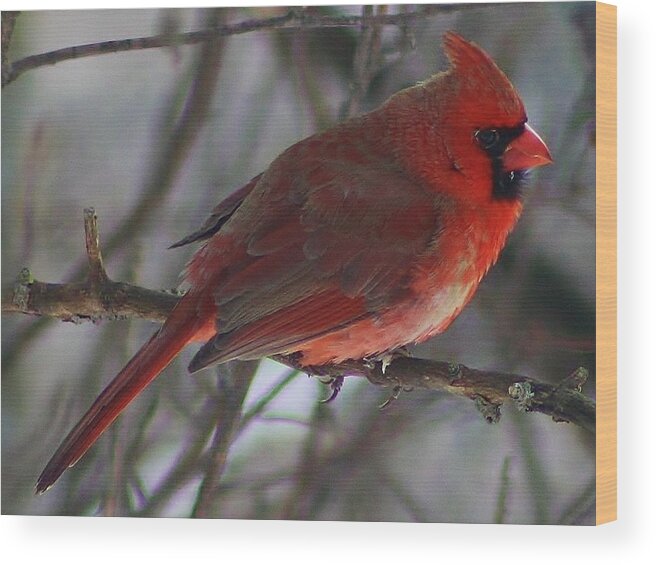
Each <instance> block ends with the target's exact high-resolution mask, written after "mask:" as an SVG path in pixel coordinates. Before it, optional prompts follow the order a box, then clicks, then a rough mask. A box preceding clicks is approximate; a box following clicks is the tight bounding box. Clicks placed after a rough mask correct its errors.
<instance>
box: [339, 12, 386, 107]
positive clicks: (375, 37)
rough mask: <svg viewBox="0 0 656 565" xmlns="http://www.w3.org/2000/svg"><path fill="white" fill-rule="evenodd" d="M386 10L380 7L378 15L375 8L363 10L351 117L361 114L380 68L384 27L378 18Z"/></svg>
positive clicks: (354, 62)
mask: <svg viewBox="0 0 656 565" xmlns="http://www.w3.org/2000/svg"><path fill="white" fill-rule="evenodd" d="M386 8H387V7H386V6H378V11H377V14H374V7H373V6H363V8H362V33H361V34H360V37H359V39H358V46H357V48H356V50H355V58H354V61H353V83H352V84H351V96H350V98H349V101H348V107H347V110H346V114H347V116H349V117H352V116H355V115H357V114H358V113H359V112H360V106H361V104H362V99H363V98H364V96H365V94H366V93H367V90H368V88H369V84H370V83H371V79H372V78H373V76H374V73H375V72H376V69H377V67H378V62H379V58H380V47H381V25H382V24H381V22H380V20H379V19H378V18H379V17H380V16H383V15H385V14H386Z"/></svg>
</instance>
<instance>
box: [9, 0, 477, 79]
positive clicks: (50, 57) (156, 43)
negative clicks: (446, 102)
mask: <svg viewBox="0 0 656 565" xmlns="http://www.w3.org/2000/svg"><path fill="white" fill-rule="evenodd" d="M481 6H485V4H440V5H433V6H431V5H428V6H424V7H422V8H420V9H418V10H416V11H413V12H401V13H398V14H380V15H376V16H373V17H372V18H368V21H371V22H373V23H376V24H378V25H404V26H407V23H408V22H409V21H411V20H414V19H417V18H422V17H426V16H429V15H431V14H435V13H438V12H439V13H447V12H453V11H460V10H465V9H468V8H476V7H481ZM362 24H363V18H362V16H326V15H317V14H313V13H312V12H310V11H306V10H304V9H292V10H290V11H289V12H287V13H286V14H284V15H281V16H274V17H271V18H262V19H252V20H245V21H242V22H238V23H235V24H226V25H217V26H214V27H210V28H207V29H203V30H198V31H188V32H184V33H178V34H170V33H166V34H161V35H155V36H148V37H134V38H131V39H119V40H112V41H102V42H98V43H87V44H85V45H74V46H71V47H64V48H62V49H57V50H55V51H48V52H46V53H40V54H38V55H30V56H29V57H25V58H23V59H19V60H18V61H16V62H15V63H13V64H8V65H7V69H6V71H7V72H6V73H5V72H4V71H3V74H2V87H3V88H4V87H5V86H6V85H7V84H10V83H11V82H13V81H15V80H16V79H17V78H18V77H19V76H20V75H22V74H23V73H25V72H26V71H29V70H32V69H36V68H38V67H43V66H45V65H54V64H57V63H61V62H62V61H69V60H72V59H81V58H83V57H92V56H95V55H106V54H109V53H120V52H125V51H140V50H143V49H155V48H159V47H169V46H178V45H194V44H197V43H202V42H204V41H208V40H210V39H213V38H217V37H227V36H231V35H241V34H244V33H250V32H253V31H260V30H271V29H311V28H327V27H359V26H361V25H362Z"/></svg>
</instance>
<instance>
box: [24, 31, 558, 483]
mask: <svg viewBox="0 0 656 565" xmlns="http://www.w3.org/2000/svg"><path fill="white" fill-rule="evenodd" d="M444 48H445V50H446V53H447V55H448V57H449V60H450V62H451V66H450V68H449V69H448V70H447V71H446V72H442V73H439V74H437V75H435V76H434V77H432V78H431V79H429V80H427V81H426V82H424V83H421V84H419V85H417V86H414V87H412V88H408V89H406V90H403V91H401V92H399V93H397V94H395V95H394V96H392V97H391V98H390V99H389V100H388V101H387V102H385V104H383V105H382V106H381V107H380V108H378V109H377V110H374V111H373V112H370V113H369V114H365V115H363V116H360V117H357V118H353V119H350V120H347V121H345V122H344V123H341V124H339V125H337V126H336V127H334V128H332V129H330V130H328V131H326V132H324V133H320V134H317V135H313V136H311V137H308V138H307V139H304V140H303V141H300V142H299V143H297V144H296V145H293V146H292V147H290V148H289V149H287V150H286V151H285V152H284V153H282V155H280V156H279V157H278V158H277V159H276V160H275V161H273V163H271V166H270V167H269V168H268V169H267V170H266V171H265V172H264V173H262V174H260V175H258V176H257V177H255V178H254V179H253V180H251V181H250V182H249V183H248V184H247V185H246V186H244V187H243V188H241V189H240V190H238V191H237V192H235V193H234V194H233V195H232V196H230V197H228V198H227V199H226V200H224V201H223V202H222V203H221V204H219V205H218V206H217V208H216V209H215V210H214V212H213V214H212V216H211V217H210V219H209V220H208V221H207V222H206V223H205V225H204V226H203V227H202V228H201V229H200V230H199V231H197V232H195V233H193V234H192V235H190V236H189V237H187V238H185V239H183V240H182V241H180V242H178V243H177V244H175V245H174V246H176V247H177V246H179V245H184V244H187V243H190V242H194V241H201V240H207V241H206V242H205V244H204V245H203V246H202V247H201V248H200V249H199V250H198V251H197V252H196V254H195V255H194V256H193V258H192V259H191V261H190V263H189V265H188V268H187V271H186V280H187V281H188V283H189V285H190V288H189V291H188V292H187V293H186V294H185V296H184V297H183V298H182V299H181V300H180V302H179V303H178V305H177V306H176V307H175V309H174V310H173V311H172V312H171V315H170V316H169V318H168V319H167V320H166V322H165V323H164V325H163V326H162V327H161V328H160V329H159V330H158V331H157V332H156V333H155V335H153V336H152V337H151V338H150V340H149V341H148V342H147V343H146V344H145V345H144V346H143V347H142V348H141V349H140V350H139V351H138V353H137V354H136V355H135V356H134V357H133V358H132V359H131V360H130V362H129V363H128V364H127V365H126V366H125V368H124V369H123V370H122V371H121V372H120V373H119V374H118V375H117V376H116V378H115V379H114V380H113V381H112V382H111V383H110V384H109V386H108V387H107V388H106V389H105V390H104V391H103V392H102V393H101V394H100V396H99V397H98V399H97V400H96V401H95V402H94V404H93V405H92V406H91V408H90V409H89V411H88V412H87V413H86V414H85V415H84V416H83V418H82V420H80V422H79V423H78V424H77V425H76V426H75V427H74V428H73V430H72V431H71V433H70V434H69V435H68V436H67V437H66V439H65V440H64V442H63V443H62V445H61V446H60V447H59V449H58V450H57V452H56V453H55V454H54V456H53V457H52V459H51V460H50V462H49V463H48V465H47V466H46V468H45V470H44V471H43V473H42V474H41V476H40V477H39V480H38V482H37V485H36V490H37V492H43V491H45V490H46V489H47V488H48V487H50V486H51V485H52V484H53V483H54V482H55V481H56V480H57V479H58V478H59V476H60V475H61V474H62V473H63V472H64V471H65V470H66V468H67V467H70V466H71V465H73V464H74V463H75V462H76V461H77V460H78V459H79V458H80V457H82V455H84V453H85V452H86V451H87V449H89V447H90V446H91V445H92V444H93V443H94V442H95V441H96V439H97V438H98V436H100V434H102V433H103V431H104V430H105V429H106V428H107V427H108V426H109V425H110V424H111V423H112V422H113V421H114V419H115V418H116V417H117V416H118V415H119V414H120V412H121V411H122V410H123V409H124V408H125V407H126V406H127V405H128V403H129V402H130V401H131V400H132V399H133V398H134V397H135V396H137V395H138V394H139V393H140V392H141V391H142V390H143V389H144V387H146V386H147V385H148V383H150V382H151V381H152V380H153V379H154V378H155V377H157V375H159V373H160V372H161V371H162V370H163V369H164V368H165V367H166V366H167V365H168V364H169V363H170V362H171V360H172V359H173V358H174V357H175V356H176V355H177V354H178V353H179V352H180V350H181V349H182V348H183V347H185V346H186V345H187V344H188V343H190V342H193V341H203V342H205V344H204V345H203V346H202V347H201V348H200V350H199V351H198V353H197V354H196V356H195V357H194V358H193V360H192V361H191V364H190V365H189V370H190V371H192V372H194V371H198V370H200V369H203V368H205V367H208V366H210V365H214V364H216V363H224V362H226V361H228V360H230V359H252V358H259V357H266V356H269V355H274V354H286V355H289V354H293V355H294V356H295V359H297V360H298V362H299V363H300V364H301V365H303V366H309V365H324V364H328V363H333V362H340V361H343V360H345V359H361V358H364V357H374V356H380V355H383V354H385V353H388V352H391V351H393V350H395V349H397V348H399V347H400V346H403V345H405V344H409V343H417V342H421V341H424V340H426V339H428V338H429V337H431V336H433V335H435V334H438V333H440V332H443V331H444V330H445V329H446V328H447V327H448V326H449V324H450V323H451V322H452V321H453V320H454V318H455V317H456V316H457V315H458V314H459V313H460V311H461V310H462V309H463V307H464V306H465V305H466V304H467V303H468V302H469V300H470V299H471V298H472V296H473V295H474V292H475V291H476V288H477V287H478V284H479V283H480V281H481V278H482V277H483V276H484V275H485V273H486V272H487V270H488V269H489V268H490V266H491V265H492V264H493V263H494V262H495V261H496V259H497V257H498V255H499V252H500V251H501V248H502V247H503V245H504V243H505V241H506V237H507V236H508V233H509V232H510V230H511V229H512V228H513V226H514V225H515V222H516V221H517V218H518V216H519V213H520V211H521V209H522V203H521V198H520V188H521V185H522V180H523V177H524V176H525V173H526V171H527V170H528V169H530V168H532V167H538V166H541V165H545V164H547V163H550V162H551V156H550V154H549V150H548V149H547V147H546V145H545V144H544V143H543V141H542V140H541V139H540V137H539V136H538V135H537V134H536V133H535V132H534V131H533V130H532V129H531V128H530V126H529V125H528V124H527V119H526V111H525V109H524V105H523V104H522V101H521V100H520V98H519V95H518V94H517V92H516V91H515V89H514V87H513V86H512V84H511V83H510V81H509V80H508V78H507V77H506V76H505V75H504V74H503V72H501V70H499V68H498V67H497V66H496V65H495V64H494V62H493V61H492V60H491V59H490V57H489V56H488V55H487V54H486V53H485V52H484V51H482V50H481V49H480V48H479V47H478V46H476V45H474V44H473V43H469V42H468V41H466V40H465V39H463V38H462V37H460V36H459V35H457V34H455V33H453V32H449V33H447V34H446V35H445V37H444Z"/></svg>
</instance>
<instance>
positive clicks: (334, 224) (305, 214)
mask: <svg viewBox="0 0 656 565" xmlns="http://www.w3.org/2000/svg"><path fill="white" fill-rule="evenodd" d="M438 209H439V206H438V205H437V201H436V198H435V195H434V194H433V193H431V192H429V191H428V190H427V189H426V188H425V187H424V186H422V185H421V184H420V183H418V182H415V181H414V180H412V179H410V178H408V177H407V176H406V175H405V174H404V173H403V172H401V171H400V170H398V169H397V168H394V167H393V166H392V165H391V164H390V163H389V162H383V161H382V160H380V159H374V158H372V157H364V156H363V154H362V152H359V151H357V150H355V149H354V150H353V151H352V152H350V153H348V154H347V155H342V156H338V157H335V158H333V159H330V158H325V156H322V158H321V159H318V158H312V157H311V156H309V157H306V156H304V155H298V154H294V152H291V154H287V155H284V156H283V158H282V159H280V160H278V161H276V162H274V163H273V165H272V166H271V168H270V169H269V170H268V171H267V173H266V174H265V175H264V176H263V177H262V179H261V180H260V182H259V183H258V185H257V186H256V187H255V188H254V189H253V190H252V192H251V194H250V195H249V196H248V198H247V199H245V200H244V202H243V203H242V205H241V206H240V207H239V208H238V209H237V210H236V212H235V213H234V214H233V216H232V217H231V218H230V221H229V222H228V223H226V225H225V227H224V228H223V229H222V230H221V232H219V233H218V234H217V236H216V237H215V238H213V239H212V240H210V241H209V242H208V244H207V246H206V249H204V250H203V252H204V254H205V256H206V257H211V256H212V255H213V253H214V248H217V249H220V248H221V246H222V245H224V243H225V240H226V238H228V239H229V240H230V241H231V242H232V245H231V248H232V252H231V253H230V258H229V260H226V261H222V263H223V265H225V266H224V267H223V268H222V269H221V270H220V272H219V273H218V275H217V277H216V279H215V280H216V282H215V283H213V287H212V291H213V292H214V298H215V302H216V306H217V311H218V319H217V324H216V327H217V335H216V337H215V338H214V339H213V340H211V341H210V342H209V343H207V344H206V345H205V346H203V348H202V349H201V350H200V351H199V353H198V354H197V356H196V357H195V358H194V360H193V361H192V364H191V366H190V369H191V370H198V369H201V368H203V367H206V366H208V365H210V364H214V363H217V362H223V361H225V360H228V359H231V358H236V357H242V358H247V357H260V356H267V355H272V354H275V353H279V352H281V351H289V350H290V347H293V346H294V345H296V344H301V343H303V342H305V341H308V340H310V339H313V338H316V337H320V336H323V335H327V334H329V333H331V332H334V331H336V330H339V329H342V328H344V327H346V326H348V325H350V324H353V323H355V322H357V321H359V320H362V319H364V318H370V317H375V316H376V315H377V314H378V313H380V312H381V311H383V310H384V309H385V308H387V307H388V306H389V305H391V304H393V303H394V301H395V300H400V299H401V297H402V295H403V294H404V293H407V292H408V285H409V283H410V277H411V271H412V267H413V265H415V264H416V262H417V261H418V259H419V258H420V257H421V256H422V254H423V253H425V252H426V250H427V249H428V248H429V247H430V246H431V245H432V243H433V241H434V240H435V238H436V236H437V234H438V231H439V229H440V225H439V224H440V222H439V215H438V212H437V210H438ZM235 242H237V243H235ZM217 252H218V253H219V254H220V250H219V251H217ZM192 263H193V261H192ZM203 269H204V266H203V264H202V259H199V260H198V261H196V264H195V265H194V264H192V265H191V270H192V272H196V273H198V272H199V271H202V270H203Z"/></svg>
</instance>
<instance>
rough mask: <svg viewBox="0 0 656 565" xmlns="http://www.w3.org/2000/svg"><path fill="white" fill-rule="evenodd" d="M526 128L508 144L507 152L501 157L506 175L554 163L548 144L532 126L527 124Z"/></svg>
mask: <svg viewBox="0 0 656 565" xmlns="http://www.w3.org/2000/svg"><path fill="white" fill-rule="evenodd" d="M524 127H525V129H524V132H523V133H522V134H521V135H520V136H519V137H518V138H516V139H514V140H513V141H512V142H510V143H509V144H508V147H507V148H506V151H505V152H504V154H503V155H502V156H501V160H502V161H503V170H504V172H506V173H509V172H510V171H523V170H527V169H532V168H533V167H541V166H542V165H548V164H549V163H553V159H552V158H551V153H549V148H548V147H547V145H546V143H545V142H544V141H542V139H541V138H540V136H539V135H538V134H537V133H535V130H534V129H533V128H532V127H531V126H529V125H528V124H526V125H525V126H524Z"/></svg>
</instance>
